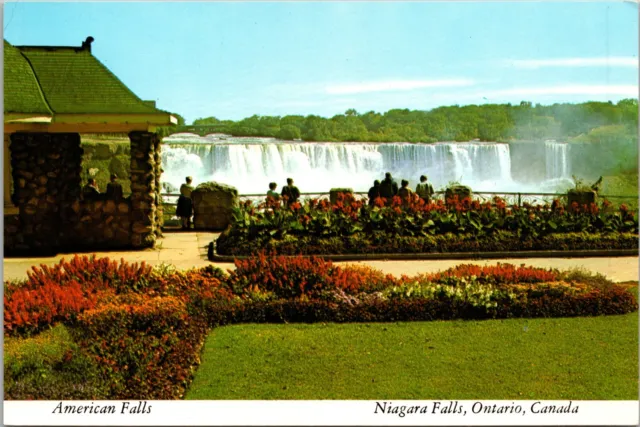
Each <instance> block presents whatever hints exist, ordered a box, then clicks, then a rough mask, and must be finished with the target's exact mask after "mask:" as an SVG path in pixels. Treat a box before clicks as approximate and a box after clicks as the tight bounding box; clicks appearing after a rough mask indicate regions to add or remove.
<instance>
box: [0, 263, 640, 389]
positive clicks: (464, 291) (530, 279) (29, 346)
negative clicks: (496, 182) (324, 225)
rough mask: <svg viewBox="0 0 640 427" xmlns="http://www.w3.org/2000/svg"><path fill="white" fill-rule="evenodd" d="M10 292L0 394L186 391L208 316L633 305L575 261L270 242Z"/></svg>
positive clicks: (16, 286) (51, 278)
mask: <svg viewBox="0 0 640 427" xmlns="http://www.w3.org/2000/svg"><path fill="white" fill-rule="evenodd" d="M63 297H64V298H63ZM62 300H64V301H63V302H61V301H62ZM25 301H26V302H25ZM4 303H5V354H6V355H7V357H6V359H5V373H6V375H5V391H6V392H5V398H6V399H57V398H61V397H57V395H56V390H57V389H58V388H59V387H62V386H65V385H70V384H73V386H72V387H69V388H68V392H67V391H65V393H66V394H65V395H64V396H62V395H61V396H62V397H65V396H66V397H68V398H73V399H176V398H180V397H182V396H183V395H184V392H185V390H186V388H187V387H188V385H189V383H190V381H191V379H192V377H193V374H194V372H195V369H196V367H197V365H198V364H199V361H200V351H201V348H202V344H203V341H204V337H205V335H206V333H207V330H208V328H211V327H214V326H217V325H222V324H228V323H237V322H317V321H332V322H364V321H367V322H369V321H410V320H434V319H488V318H510V317H551V316H592V315H604V314H623V313H628V312H631V311H634V310H637V308H638V304H637V300H636V297H635V295H633V294H632V293H630V292H628V291H627V290H626V289H625V288H623V287H621V286H617V285H615V284H613V283H611V282H610V281H608V280H606V279H605V278H604V277H602V276H597V275H596V276H594V275H591V274H586V273H583V272H579V271H571V272H560V271H557V270H547V269H540V268H531V267H524V266H520V267H516V266H513V265H510V264H496V265H494V266H486V267H479V266H475V265H460V266H458V267H455V268H452V269H449V270H446V271H443V272H439V273H434V274H425V275H418V276H415V277H407V276H403V277H401V278H396V277H393V276H391V275H385V274H383V273H382V272H380V271H378V270H375V269H371V268H369V267H363V266H357V265H347V266H344V267H343V266H336V265H333V264H332V263H331V262H328V261H323V260H322V259H318V258H313V257H311V258H305V257H300V256H298V257H286V256H267V255H265V254H264V253H261V254H259V255H258V256H255V257H251V258H249V259H246V260H242V261H240V260H238V261H236V269H235V270H234V271H232V272H229V273H228V274H227V273H224V272H222V271H221V270H219V269H216V268H212V267H206V268H202V269H194V270H190V271H186V272H180V271H176V270H174V269H172V268H169V267H159V268H154V269H150V268H149V267H148V266H146V265H144V264H141V265H137V264H128V263H126V262H124V261H121V262H120V263H116V262H112V261H110V260H108V259H106V258H102V259H96V258H95V257H91V258H89V257H82V258H80V257H77V256H76V257H75V258H74V259H72V260H71V261H69V262H67V261H64V260H63V261H61V262H60V264H58V265H56V266H54V267H51V268H49V267H44V266H43V267H40V268H34V269H33V271H32V272H31V273H30V274H29V278H28V280H26V281H24V282H13V283H6V284H5V300H4ZM51 328H53V329H51ZM54 331H55V332H54ZM63 388H64V387H63Z"/></svg>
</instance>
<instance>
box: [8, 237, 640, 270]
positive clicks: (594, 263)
mask: <svg viewBox="0 0 640 427" xmlns="http://www.w3.org/2000/svg"><path fill="white" fill-rule="evenodd" d="M216 236H217V234H216V233H206V232H190V233H181V232H180V233H165V236H164V238H162V239H160V241H159V243H158V244H157V247H156V248H154V249H147V250H143V251H111V252H97V253H96V254H97V255H98V256H108V257H110V258H112V259H114V260H120V259H121V258H124V259H125V260H127V261H130V262H142V261H144V262H146V263H148V264H151V265H158V264H162V263H166V264H173V265H175V266H176V267H177V268H179V269H188V268H192V267H203V266H206V265H215V266H217V267H220V268H222V269H225V270H226V269H232V268H233V267H234V266H233V264H232V263H212V262H210V261H209V260H208V259H207V249H208V246H209V242H211V241H212V240H213V239H214V238H215V237H216ZM72 256H73V254H59V255H56V256H55V257H40V258H5V259H4V273H3V274H4V279H5V280H6V279H19V278H26V277H27V274H26V273H27V271H28V270H30V269H31V266H34V265H40V264H45V265H53V264H56V263H58V262H59V261H60V259H62V258H71V257H72ZM496 262H509V263H511V264H516V265H520V264H526V265H530V266H534V267H545V268H549V267H552V268H558V269H568V268H574V267H581V268H585V269H587V270H591V271H593V272H598V273H601V274H604V275H605V276H607V277H609V278H610V279H611V280H613V281H616V282H624V281H630V280H638V257H637V256H635V257H614V258H517V259H493V260H419V261H360V262H358V264H366V265H370V266H372V267H375V268H378V269H380V270H382V271H384V272H385V273H391V274H394V275H396V276H400V275H401V274H406V275H414V274H418V273H429V272H434V271H438V270H444V269H447V268H449V267H453V266H455V265H457V264H468V263H472V264H479V265H486V264H495V263H496ZM350 263H353V262H350ZM336 264H348V263H336Z"/></svg>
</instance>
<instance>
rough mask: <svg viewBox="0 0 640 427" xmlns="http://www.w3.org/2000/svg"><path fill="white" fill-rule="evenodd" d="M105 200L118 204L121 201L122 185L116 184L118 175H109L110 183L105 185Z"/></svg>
mask: <svg viewBox="0 0 640 427" xmlns="http://www.w3.org/2000/svg"><path fill="white" fill-rule="evenodd" d="M106 198H107V200H114V201H116V202H119V201H120V200H121V199H122V184H120V183H119V182H118V175H116V174H115V173H112V174H111V182H110V183H108V184H107V192H106Z"/></svg>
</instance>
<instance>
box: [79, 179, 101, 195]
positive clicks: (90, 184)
mask: <svg viewBox="0 0 640 427" xmlns="http://www.w3.org/2000/svg"><path fill="white" fill-rule="evenodd" d="M82 198H83V199H84V200H98V199H99V198H100V190H99V189H98V183H97V182H96V179H95V178H89V181H87V185H85V186H84V187H83V188H82Z"/></svg>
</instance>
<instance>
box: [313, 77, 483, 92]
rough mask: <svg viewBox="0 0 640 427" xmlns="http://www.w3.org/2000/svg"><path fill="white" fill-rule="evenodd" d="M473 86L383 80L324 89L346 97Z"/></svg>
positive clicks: (464, 82) (461, 81) (447, 81)
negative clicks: (356, 94) (358, 94)
mask: <svg viewBox="0 0 640 427" xmlns="http://www.w3.org/2000/svg"><path fill="white" fill-rule="evenodd" d="M473 84H474V81H473V80H470V79H443V80H384V81H372V82H362V83H347V84H331V85H328V86H327V87H326V88H325V91H326V93H328V94H330V95H346V94H355V93H372V92H397V91H411V90H416V89H425V88H441V87H460V86H471V85H473Z"/></svg>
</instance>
